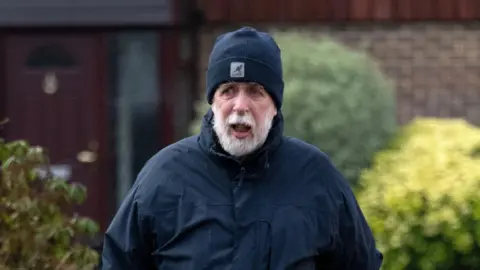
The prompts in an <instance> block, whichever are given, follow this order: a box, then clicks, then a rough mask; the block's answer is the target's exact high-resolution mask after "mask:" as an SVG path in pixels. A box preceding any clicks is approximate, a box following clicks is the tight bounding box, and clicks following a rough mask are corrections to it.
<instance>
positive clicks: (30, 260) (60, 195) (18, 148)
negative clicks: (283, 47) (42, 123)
mask: <svg viewBox="0 0 480 270" xmlns="http://www.w3.org/2000/svg"><path fill="white" fill-rule="evenodd" d="M0 164H1V165H2V167H1V175H0V177H1V178H0V269H2V270H6V269H15V270H27V269H93V268H94V266H95V265H96V264H97V263H98V260H99V254H98V253H97V252H96V251H94V250H93V249H90V248H88V247H87V246H84V245H82V244H80V243H79V242H78V241H77V240H78V239H79V238H80V237H84V236H86V237H89V236H93V234H95V233H96V232H97V231H98V225H97V223H95V222H94V221H92V220H90V219H87V218H82V217H80V216H69V215H66V214H65V213H66V210H68V206H71V205H73V204H80V203H82V202H83V201H84V200H85V198H86V190H85V187H83V186H81V185H78V184H69V183H67V182H66V181H64V180H63V179H57V178H54V177H53V176H51V174H50V175H47V176H46V177H43V176H42V177H40V176H39V174H38V170H37V169H38V168H40V167H43V166H48V156H47V154H46V151H45V150H44V149H43V148H40V147H32V146H30V145H29V144H28V143H27V142H25V141H13V142H8V143H7V142H5V141H4V140H2V139H1V138H0ZM47 171H48V170H47Z"/></svg>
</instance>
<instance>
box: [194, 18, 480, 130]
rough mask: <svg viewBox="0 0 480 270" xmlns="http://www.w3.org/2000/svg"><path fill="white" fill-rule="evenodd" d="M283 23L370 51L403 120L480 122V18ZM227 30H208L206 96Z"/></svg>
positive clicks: (204, 54) (203, 62)
mask: <svg viewBox="0 0 480 270" xmlns="http://www.w3.org/2000/svg"><path fill="white" fill-rule="evenodd" d="M257 27H258V28H259V29H262V30H267V29H269V28H270V26H268V25H263V26H261V27H260V26H257ZM277 28H278V27H277ZM281 28H282V29H288V30H295V31H306V32H308V33H311V34H312V36H321V35H329V36H331V37H333V38H335V39H337V40H338V41H341V42H343V43H345V44H347V45H349V46H350V47H352V48H354V49H359V50H365V51H367V52H368V53H369V54H370V55H371V56H372V57H374V58H375V59H377V60H378V61H379V62H380V63H381V67H382V69H383V70H384V72H385V73H386V74H387V75H388V76H389V77H390V78H391V79H393V80H394V82H395V84H396V94H397V104H398V111H397V116H398V120H399V122H400V123H405V122H407V121H409V120H411V119H412V118H413V117H415V116H438V117H462V118H464V119H467V120H468V121H470V122H471V123H474V124H477V125H480V24H479V23H468V24H455V23H416V24H413V23H412V24H389V25H386V24H385V25H382V24H378V23H377V24H362V25H348V24H343V25H325V24H323V25H321V26H320V25H303V26H282V27H281ZM227 30H230V29H228V28H223V29H220V28H215V29H203V31H202V35H201V44H200V50H201V51H202V53H201V61H200V64H199V72H200V76H199V77H200V81H199V87H198V88H199V91H200V93H199V94H200V97H201V98H203V97H204V85H205V82H204V77H205V76H204V74H205V69H206V66H207V62H208V55H209V53H210V50H211V46H212V43H213V41H214V39H215V37H216V35H218V34H219V33H221V32H223V31H227ZM286 91H288V90H286Z"/></svg>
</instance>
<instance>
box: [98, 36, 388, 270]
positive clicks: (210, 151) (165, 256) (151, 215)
mask: <svg viewBox="0 0 480 270" xmlns="http://www.w3.org/2000/svg"><path fill="white" fill-rule="evenodd" d="M282 73H283V72H282V63H281V57H280V49H279V48H278V46H277V44H276V42H275V41H274V40H273V39H272V38H271V37H270V36H269V35H268V34H266V33H263V32H259V31H256V30H255V29H252V28H248V27H245V28H241V29H239V30H237V31H234V32H230V33H226V34H224V35H222V36H220V37H219V38H218V39H217V40H216V42H215V46H214V48H213V51H212V53H211V55H210V59H209V66H208V71H207V87H206V88H207V100H208V102H209V103H210V104H211V105H212V106H211V110H209V112H208V113H207V114H206V115H205V117H204V120H203V125H202V130H201V133H200V134H199V135H198V136H193V137H189V138H186V139H183V140H181V141H179V142H177V143H175V144H173V145H170V146H168V147H166V148H165V149H163V150H161V151H160V152H159V153H158V154H156V155H155V156H154V157H153V158H152V159H151V160H150V161H149V162H147V164H146V165H145V167H144V169H143V170H142V171H141V173H140V174H139V176H138V179H137V181H136V182H135V184H134V185H133V187H132V189H131V190H130V192H129V194H128V195H127V196H126V198H125V200H124V202H123V204H122V205H121V207H120V209H119V210H118V213H117V214H116V216H115V218H114V219H113V221H112V224H111V225H110V227H109V228H108V230H107V232H106V236H105V244H104V251H103V257H102V259H103V269H117V270H119V269H185V270H186V269H192V270H193V269H199V270H200V269H208V270H217V269H218V270H225V269H238V270H263V269H275V270H286V269H352V270H353V269H355V270H367V269H368V270H377V269H379V268H380V265H381V263H382V254H381V253H380V252H378V251H377V249H376V247H375V243H374V239H373V236H372V233H371V231H370V228H369V227H368V225H367V223H366V221H365V219H364V216H363V214H362V212H361V210H360V209H359V207H358V205H357V202H356V199H355V197H354V195H353V194H352V191H351V190H350V188H349V187H348V185H347V184H346V182H345V180H344V179H343V177H342V175H341V174H340V173H339V172H338V171H337V170H336V169H335V167H334V166H333V165H332V163H331V162H330V161H329V159H328V157H327V156H326V155H325V154H323V153H322V152H321V151H320V150H318V149H317V148H315V147H313V146H311V145H309V144H307V143H304V142H302V141H300V140H298V139H294V138H288V137H285V136H283V135H282V131H283V118H282V113H281V107H282V96H283V87H284V83H283V79H282ZM305 98H308V97H305Z"/></svg>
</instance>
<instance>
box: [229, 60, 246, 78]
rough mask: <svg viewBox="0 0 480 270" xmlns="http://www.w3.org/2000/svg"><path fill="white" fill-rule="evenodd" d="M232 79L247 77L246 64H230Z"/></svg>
mask: <svg viewBox="0 0 480 270" xmlns="http://www.w3.org/2000/svg"><path fill="white" fill-rule="evenodd" d="M230 77H231V78H243V77H245V63H243V62H232V63H230Z"/></svg>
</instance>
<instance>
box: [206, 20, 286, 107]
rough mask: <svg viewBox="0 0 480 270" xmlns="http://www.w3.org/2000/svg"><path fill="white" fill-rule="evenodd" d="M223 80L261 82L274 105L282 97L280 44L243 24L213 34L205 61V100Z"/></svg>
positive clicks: (280, 105) (209, 99) (279, 105)
mask: <svg viewBox="0 0 480 270" xmlns="http://www.w3.org/2000/svg"><path fill="white" fill-rule="evenodd" d="M226 82H254V83H258V84H260V85H262V86H263V87H264V88H265V90H266V91H267V92H268V93H269V94H270V96H271V97H272V99H273V101H274V103H275V105H276V107H277V109H280V108H281V107H282V101H283V88H284V83H283V68H282V60H281V56H280V48H279V47H278V45H277V43H276V42H275V41H274V39H273V38H272V37H271V36H270V35H269V34H267V33H264V32H260V31H257V30H256V29H254V28H251V27H243V28H240V29H238V30H236V31H233V32H228V33H226V34H223V35H221V36H219V37H218V38H217V40H216V41H215V44H214V46H213V49H212V52H211V54H210V58H209V61H208V70H207V78H206V84H207V85H206V88H207V89H206V90H207V101H208V103H209V104H212V100H213V96H214V94H215V91H216V90H217V88H218V86H219V85H220V84H222V83H226Z"/></svg>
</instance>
